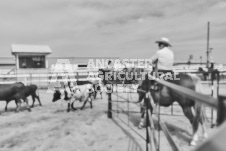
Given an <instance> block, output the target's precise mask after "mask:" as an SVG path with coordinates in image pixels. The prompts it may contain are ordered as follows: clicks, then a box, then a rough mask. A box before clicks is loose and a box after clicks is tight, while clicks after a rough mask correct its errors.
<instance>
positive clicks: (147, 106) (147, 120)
mask: <svg viewBox="0 0 226 151" xmlns="http://www.w3.org/2000/svg"><path fill="white" fill-rule="evenodd" d="M148 101H149V99H148V92H146V94H145V98H144V103H145V104H146V151H149V147H148V146H149V143H150V140H149V131H148V126H149V116H148V109H149V102H148Z"/></svg>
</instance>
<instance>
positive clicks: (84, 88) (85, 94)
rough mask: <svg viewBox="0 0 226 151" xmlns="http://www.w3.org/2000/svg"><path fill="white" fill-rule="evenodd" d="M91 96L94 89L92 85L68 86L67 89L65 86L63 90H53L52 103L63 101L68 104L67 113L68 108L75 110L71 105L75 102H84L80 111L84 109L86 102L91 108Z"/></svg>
mask: <svg viewBox="0 0 226 151" xmlns="http://www.w3.org/2000/svg"><path fill="white" fill-rule="evenodd" d="M93 95H94V89H93V85H92V84H84V85H75V86H72V85H70V86H69V87H68V86H65V88H64V89H61V90H55V92H54V94H53V99H52V101H53V102H56V101H58V100H61V99H63V100H65V101H66V102H67V103H68V108H67V111H68V112H69V111H70V108H72V109H74V110H75V108H74V106H73V104H74V102H75V101H76V100H78V101H80V102H84V104H83V106H82V107H81V110H82V109H83V108H84V107H85V105H86V103H87V102H89V103H90V107H91V108H92V107H93V106H92V100H93Z"/></svg>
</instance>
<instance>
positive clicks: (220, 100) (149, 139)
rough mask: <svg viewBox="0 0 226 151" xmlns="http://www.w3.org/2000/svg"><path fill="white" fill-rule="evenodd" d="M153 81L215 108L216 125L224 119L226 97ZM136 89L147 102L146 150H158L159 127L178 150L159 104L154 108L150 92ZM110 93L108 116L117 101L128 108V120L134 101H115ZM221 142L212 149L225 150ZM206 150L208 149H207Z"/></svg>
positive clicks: (110, 115) (126, 99) (174, 148)
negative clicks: (156, 121) (156, 128)
mask: <svg viewBox="0 0 226 151" xmlns="http://www.w3.org/2000/svg"><path fill="white" fill-rule="evenodd" d="M155 81H156V82H157V83H158V84H160V85H164V86H166V87H169V88H170V89H173V90H174V91H176V92H179V93H181V94H183V95H184V96H186V97H188V98H190V99H193V100H194V101H197V102H199V103H202V104H204V105H206V106H209V107H211V108H212V109H216V110H217V113H218V116H217V122H218V123H217V124H218V125H220V124H222V123H223V122H224V120H225V119H226V111H225V110H226V97H223V96H218V97H217V98H213V97H211V96H207V95H203V94H200V93H197V92H195V91H193V90H191V89H188V88H185V87H182V86H179V85H175V84H172V83H169V82H167V81H163V80H158V79H155ZM218 84H219V83H218ZM218 89H219V87H218ZM137 91H140V92H142V93H145V95H146V97H145V100H144V101H145V102H146V104H147V106H146V123H147V124H146V139H145V141H146V151H159V150H160V132H159V131H160V128H161V129H162V131H163V133H164V134H165V136H166V138H167V140H168V142H169V144H170V146H171V149H172V150H173V151H178V150H179V149H178V147H177V145H176V143H175V142H174V141H173V139H172V136H171V135H170V133H169V130H168V129H167V126H166V125H165V122H164V121H163V120H161V118H160V106H157V107H156V108H154V107H155V105H154V102H153V99H152V97H151V95H150V92H146V91H144V90H140V89H138V90H137ZM112 94H114V93H113V92H109V93H108V118H112V117H113V114H112V113H113V112H114V111H115V110H113V109H112V103H115V102H116V103H117V106H118V103H127V109H128V110H127V113H128V114H127V115H128V120H129V113H134V112H133V111H130V110H129V104H130V103H134V102H132V101H131V100H129V98H123V99H124V100H125V101H118V99H117V100H116V101H115V100H112ZM116 95H117V98H118V97H119V96H118V93H117V92H116ZM150 106H152V107H153V108H154V111H155V116H157V119H158V126H159V128H158V137H156V134H155V130H154V122H153V118H152V115H151V110H150ZM116 112H117V113H118V112H119V110H118V107H117V110H116ZM135 113H136V112H135ZM225 125H226V124H223V126H224V127H225V130H226V126H225ZM130 128H131V127H130ZM219 130H220V129H219ZM221 132H223V131H222V130H221ZM141 137H142V136H141ZM223 137H224V138H226V134H224V135H223ZM157 138H158V139H157ZM213 140H214V138H212V139H208V140H207V141H206V142H208V141H213ZM206 142H204V143H203V144H202V145H200V146H203V145H205V144H206ZM221 142H222V144H221V146H220V147H219V148H220V149H218V147H215V148H214V146H212V149H213V148H214V150H219V151H221V150H222V151H223V150H225V148H226V145H224V143H223V140H221ZM200 146H199V147H197V149H196V150H197V151H198V150H200ZM223 148H224V149H223ZM205 149H206V148H205ZM202 151H204V150H202ZM208 151H210V149H208Z"/></svg>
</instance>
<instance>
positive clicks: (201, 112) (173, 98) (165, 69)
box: [138, 38, 208, 145]
mask: <svg viewBox="0 0 226 151" xmlns="http://www.w3.org/2000/svg"><path fill="white" fill-rule="evenodd" d="M156 43H158V46H159V50H158V51H157V52H156V53H155V54H154V56H153V57H152V58H151V59H152V62H153V63H155V62H156V60H158V62H157V69H155V71H156V70H157V71H158V75H159V74H161V75H160V76H161V77H163V76H165V75H168V73H169V72H171V73H172V67H173V62H174V53H173V52H172V51H171V50H170V48H169V47H171V44H170V42H169V40H168V39H167V38H161V39H160V40H158V41H156ZM161 77H160V79H161ZM177 77H178V78H177V79H172V80H171V79H166V78H165V79H164V80H166V81H168V82H170V83H172V84H175V85H178V86H181V87H185V88H187V89H190V90H194V91H196V92H198V93H202V84H201V79H200V78H199V77H198V76H197V75H192V74H187V73H178V74H177ZM155 83H156V82H155V81H154V80H149V79H147V78H145V80H143V81H142V83H141V85H140V86H139V89H141V90H144V91H146V92H150V95H151V98H152V100H153V102H154V103H155V104H158V105H159V106H163V107H168V106H170V105H172V104H173V103H174V102H177V103H178V104H179V106H181V108H182V110H183V113H184V115H185V116H186V117H187V119H188V120H189V122H190V123H191V125H192V129H193V135H192V138H191V141H190V145H196V143H197V141H198V127H199V124H201V126H202V130H203V137H204V138H206V137H207V136H208V135H207V132H206V128H205V124H204V123H205V119H206V115H205V108H204V106H203V105H202V104H200V103H199V102H196V100H194V99H192V98H188V97H186V96H185V95H183V94H180V93H178V92H177V91H176V90H173V89H171V88H169V87H167V86H165V85H164V84H160V85H159V87H158V88H157V89H156V88H155V86H154V89H152V86H153V85H155ZM138 95H139V100H138V102H141V101H142V100H144V98H145V97H146V93H143V92H140V91H138ZM146 102H147V101H146ZM146 105H147V103H146V104H145V102H144V107H143V108H142V109H141V112H142V115H141V120H140V123H139V125H138V128H142V127H143V125H144V115H145V109H146V108H145V106H146ZM149 107H150V109H151V110H153V108H152V106H150V105H149ZM192 109H194V110H193V111H192Z"/></svg>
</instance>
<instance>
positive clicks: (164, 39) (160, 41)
mask: <svg viewBox="0 0 226 151" xmlns="http://www.w3.org/2000/svg"><path fill="white" fill-rule="evenodd" d="M155 43H164V44H167V45H168V46H170V47H172V45H171V44H170V42H169V39H168V38H161V39H160V40H157V41H156V42H155Z"/></svg>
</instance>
